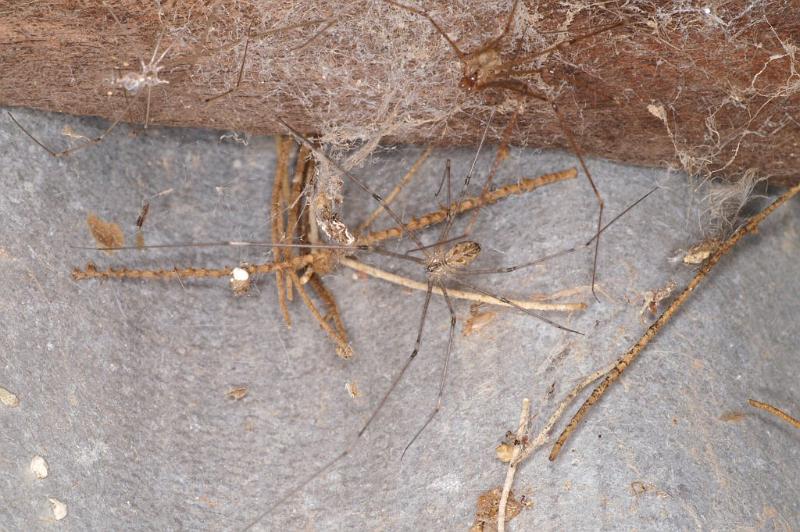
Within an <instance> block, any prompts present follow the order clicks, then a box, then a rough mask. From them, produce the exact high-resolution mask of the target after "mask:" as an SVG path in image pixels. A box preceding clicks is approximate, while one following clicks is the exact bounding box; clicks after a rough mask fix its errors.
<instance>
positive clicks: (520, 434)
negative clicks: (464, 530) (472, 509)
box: [497, 397, 531, 532]
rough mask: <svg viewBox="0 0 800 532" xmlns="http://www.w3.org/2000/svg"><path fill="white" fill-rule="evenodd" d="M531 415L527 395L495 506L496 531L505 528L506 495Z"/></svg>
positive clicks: (501, 531) (509, 488)
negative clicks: (497, 504) (498, 503)
mask: <svg viewBox="0 0 800 532" xmlns="http://www.w3.org/2000/svg"><path fill="white" fill-rule="evenodd" d="M530 417H531V400H530V399H528V398H527V397H526V398H525V399H523V400H522V412H520V414H519V426H518V427H517V437H516V441H515V443H514V450H513V451H511V461H509V462H508V469H507V470H506V481H505V482H504V483H503V492H502V493H501V495H500V505H499V506H498V507H497V532H505V529H506V504H508V495H509V493H511V486H512V484H514V474H515V473H516V472H517V465H518V462H517V461H516V459H517V458H518V457H519V454H520V453H521V452H522V446H521V444H522V442H523V441H524V440H525V436H527V434H528V421H530Z"/></svg>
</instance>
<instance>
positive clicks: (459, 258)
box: [425, 240, 481, 283]
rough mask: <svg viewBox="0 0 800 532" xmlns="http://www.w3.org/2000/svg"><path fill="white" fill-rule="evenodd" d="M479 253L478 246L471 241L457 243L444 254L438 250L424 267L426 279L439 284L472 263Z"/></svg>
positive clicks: (479, 247) (479, 248)
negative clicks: (426, 274)
mask: <svg viewBox="0 0 800 532" xmlns="http://www.w3.org/2000/svg"><path fill="white" fill-rule="evenodd" d="M480 252H481V246H480V244H478V243H477V242H473V241H471V240H467V241H465V242H459V243H458V244H456V245H455V246H453V247H451V248H450V249H448V250H447V251H446V252H443V251H442V250H439V251H437V252H436V253H434V254H433V256H432V257H431V258H430V260H428V263H427V265H426V266H425V269H426V270H427V272H428V277H429V278H430V279H431V280H432V281H433V282H434V283H440V282H441V281H443V280H444V279H446V278H447V277H448V276H450V275H452V274H453V273H456V272H457V271H458V270H460V269H462V268H464V267H466V266H468V265H470V264H471V263H472V261H474V260H475V259H476V258H478V254H480Z"/></svg>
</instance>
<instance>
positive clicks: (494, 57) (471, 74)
mask: <svg viewBox="0 0 800 532" xmlns="http://www.w3.org/2000/svg"><path fill="white" fill-rule="evenodd" d="M462 61H463V63H464V76H463V77H462V78H461V81H460V82H459V84H458V85H459V87H461V88H462V89H464V90H466V91H467V92H474V91H479V90H481V89H482V88H484V87H485V86H486V84H487V83H489V82H490V81H491V80H493V79H496V78H497V76H498V75H499V74H500V67H501V66H502V65H503V60H502V59H501V58H500V52H498V51H497V49H496V48H493V47H488V48H483V49H481V50H478V51H477V52H474V53H472V54H469V55H465V56H464V57H463V58H462Z"/></svg>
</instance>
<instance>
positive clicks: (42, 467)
mask: <svg viewBox="0 0 800 532" xmlns="http://www.w3.org/2000/svg"><path fill="white" fill-rule="evenodd" d="M31 472H32V473H33V474H34V475H35V476H36V478H38V479H43V478H45V477H47V460H45V459H44V458H42V457H41V456H39V455H36V456H34V457H33V458H32V459H31Z"/></svg>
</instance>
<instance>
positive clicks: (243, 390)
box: [225, 386, 249, 401]
mask: <svg viewBox="0 0 800 532" xmlns="http://www.w3.org/2000/svg"><path fill="white" fill-rule="evenodd" d="M248 391H249V389H248V388H247V386H237V387H236V388H231V389H230V390H228V393H226V394H225V395H227V396H228V399H232V400H234V401H241V400H242V399H244V398H245V396H246V395H247V392H248Z"/></svg>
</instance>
